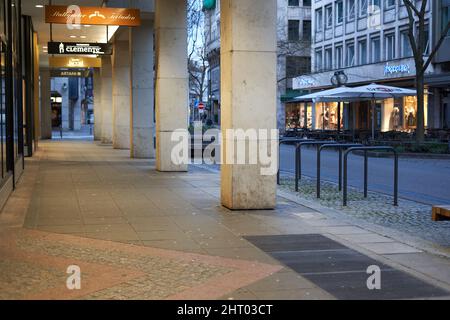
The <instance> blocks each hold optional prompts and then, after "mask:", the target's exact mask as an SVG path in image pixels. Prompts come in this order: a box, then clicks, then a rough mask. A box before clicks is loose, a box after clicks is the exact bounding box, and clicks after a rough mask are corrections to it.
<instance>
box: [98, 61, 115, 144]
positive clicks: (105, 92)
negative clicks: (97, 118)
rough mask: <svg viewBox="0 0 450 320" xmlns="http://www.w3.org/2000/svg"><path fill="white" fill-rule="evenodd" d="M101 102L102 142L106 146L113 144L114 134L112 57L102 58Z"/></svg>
mask: <svg viewBox="0 0 450 320" xmlns="http://www.w3.org/2000/svg"><path fill="white" fill-rule="evenodd" d="M100 77H101V83H102V84H101V101H102V130H101V141H102V143H104V144H111V143H112V134H113V103H112V65H111V57H103V58H102V68H101V70H100Z"/></svg>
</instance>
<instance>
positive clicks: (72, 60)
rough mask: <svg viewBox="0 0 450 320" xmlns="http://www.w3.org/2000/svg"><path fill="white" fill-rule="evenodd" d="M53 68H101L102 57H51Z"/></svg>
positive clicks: (50, 63) (50, 62)
mask: <svg viewBox="0 0 450 320" xmlns="http://www.w3.org/2000/svg"><path fill="white" fill-rule="evenodd" d="M48 59H49V60H48V61H49V65H50V67H51V68H101V67H102V59H100V58H87V57H49V58H48Z"/></svg>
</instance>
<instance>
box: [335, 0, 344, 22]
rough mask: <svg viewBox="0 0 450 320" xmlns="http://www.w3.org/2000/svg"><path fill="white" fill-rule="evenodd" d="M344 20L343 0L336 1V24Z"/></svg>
mask: <svg viewBox="0 0 450 320" xmlns="http://www.w3.org/2000/svg"><path fill="white" fill-rule="evenodd" d="M343 21H344V2H343V0H338V1H336V24H341V23H342V22H343Z"/></svg>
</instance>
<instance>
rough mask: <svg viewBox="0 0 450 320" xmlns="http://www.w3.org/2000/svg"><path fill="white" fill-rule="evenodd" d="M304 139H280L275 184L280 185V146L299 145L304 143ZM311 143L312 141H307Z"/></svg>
mask: <svg viewBox="0 0 450 320" xmlns="http://www.w3.org/2000/svg"><path fill="white" fill-rule="evenodd" d="M305 140H306V139H303V138H302V139H301V138H287V139H281V140H280V142H279V146H278V172H277V184H278V185H280V166H281V161H280V160H281V154H280V149H281V145H282V144H288V143H290V142H294V143H299V142H302V141H305ZM308 141H313V140H308Z"/></svg>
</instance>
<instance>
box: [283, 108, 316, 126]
mask: <svg viewBox="0 0 450 320" xmlns="http://www.w3.org/2000/svg"><path fill="white" fill-rule="evenodd" d="M312 111H313V110H312V104H311V103H296V104H292V103H291V104H286V131H292V130H296V129H304V128H307V129H312V125H313V115H312V113H313V112H312Z"/></svg>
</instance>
